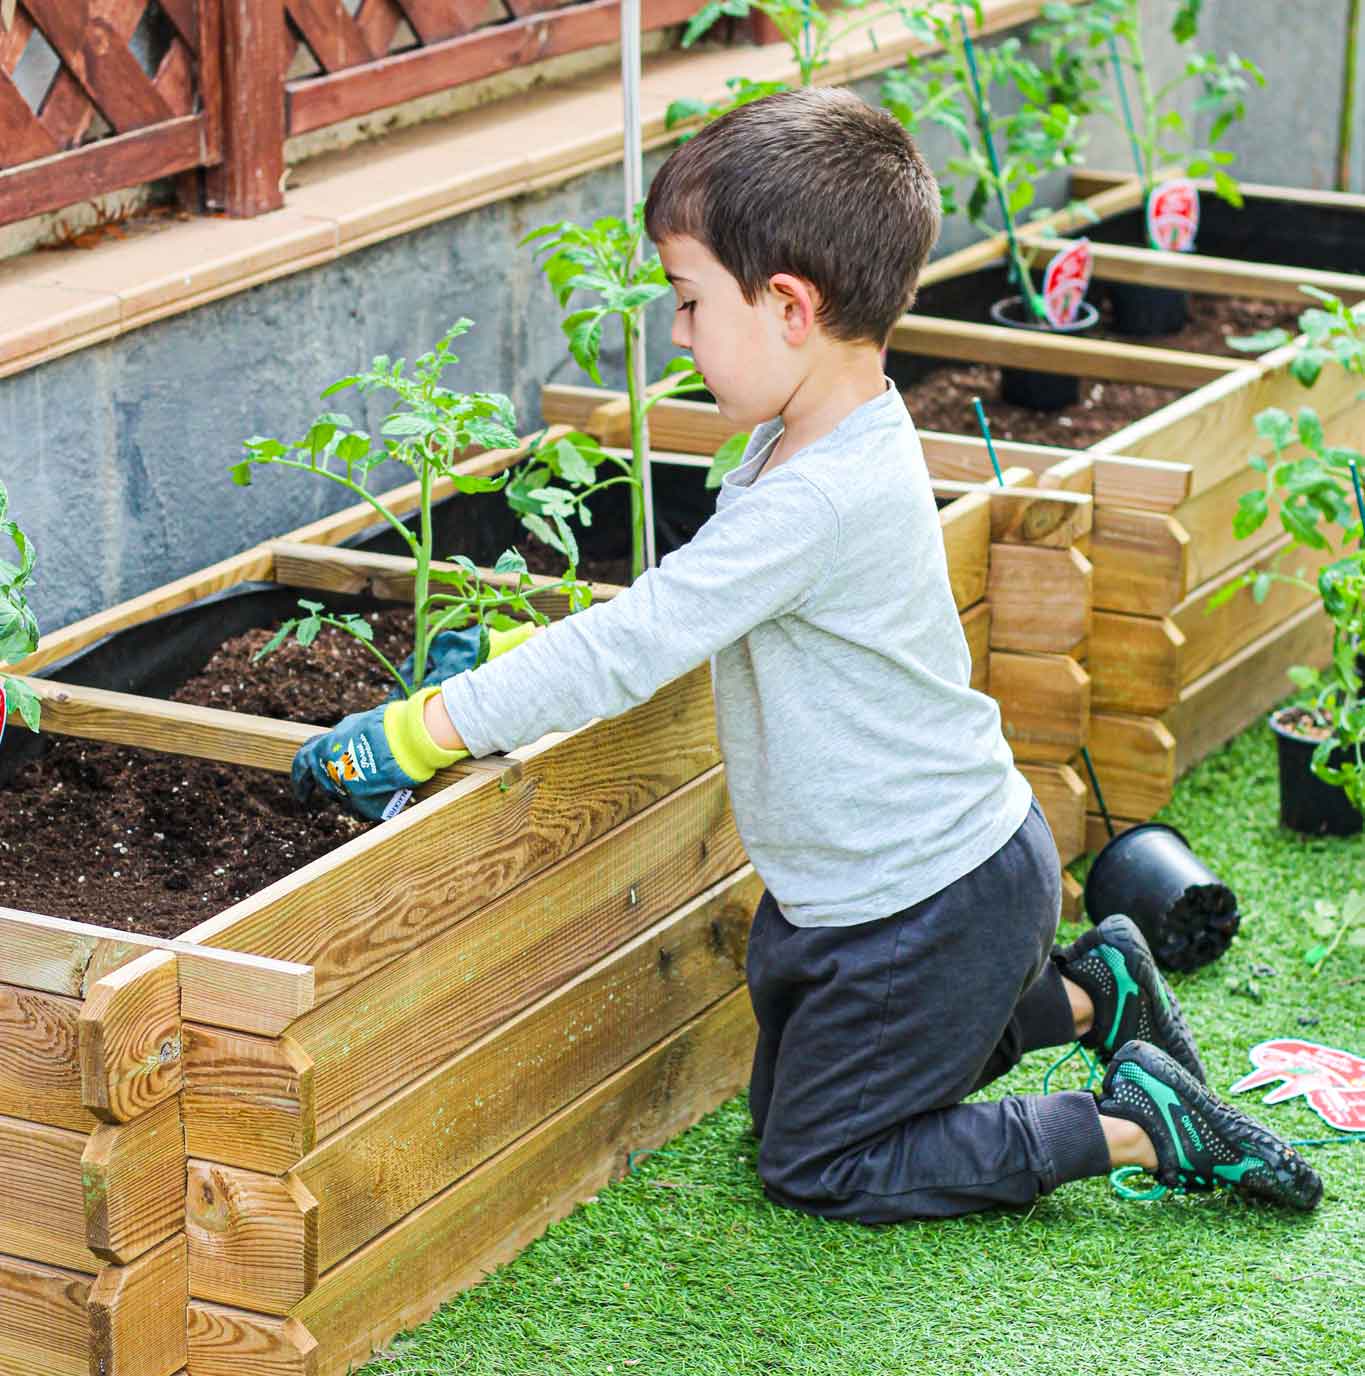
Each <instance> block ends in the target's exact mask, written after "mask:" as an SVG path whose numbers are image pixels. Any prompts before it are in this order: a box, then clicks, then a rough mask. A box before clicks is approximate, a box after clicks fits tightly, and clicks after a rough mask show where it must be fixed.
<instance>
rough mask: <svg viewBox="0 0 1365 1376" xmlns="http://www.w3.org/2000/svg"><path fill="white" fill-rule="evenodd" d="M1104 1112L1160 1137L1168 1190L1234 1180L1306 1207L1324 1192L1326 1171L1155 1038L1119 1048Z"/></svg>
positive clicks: (1204, 1188) (1244, 1190)
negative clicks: (1214, 1090)
mask: <svg viewBox="0 0 1365 1376" xmlns="http://www.w3.org/2000/svg"><path fill="white" fill-rule="evenodd" d="M1100 1112H1101V1113H1104V1114H1108V1115H1109V1116H1110V1117H1113V1118H1126V1119H1127V1120H1128V1121H1129V1122H1130V1123H1136V1124H1137V1125H1138V1126H1139V1127H1140V1128H1142V1130H1143V1131H1144V1132H1145V1133H1146V1134H1147V1136H1148V1137H1150V1138H1151V1139H1152V1145H1153V1146H1154V1147H1155V1148H1156V1158H1157V1171H1156V1178H1157V1180H1158V1181H1160V1182H1161V1184H1163V1185H1165V1186H1166V1187H1167V1188H1168V1189H1172V1190H1179V1191H1181V1192H1182V1193H1195V1192H1197V1193H1206V1192H1208V1191H1209V1190H1213V1189H1216V1188H1217V1187H1219V1186H1222V1185H1228V1186H1231V1187H1232V1188H1233V1189H1235V1190H1237V1191H1238V1192H1239V1193H1241V1194H1244V1195H1250V1196H1251V1197H1253V1198H1255V1199H1265V1200H1269V1201H1270V1202H1271V1203H1274V1204H1287V1205H1289V1206H1290V1207H1291V1208H1295V1209H1302V1210H1304V1211H1305V1212H1307V1211H1308V1210H1309V1209H1313V1208H1315V1207H1316V1206H1317V1203H1318V1200H1320V1199H1321V1198H1322V1180H1321V1179H1320V1178H1319V1176H1318V1173H1317V1172H1316V1171H1315V1170H1314V1169H1313V1168H1312V1167H1311V1166H1310V1165H1309V1164H1308V1162H1307V1161H1305V1160H1304V1159H1303V1157H1302V1156H1300V1155H1299V1153H1298V1152H1297V1151H1295V1150H1294V1148H1293V1147H1291V1146H1290V1145H1289V1143H1288V1142H1286V1141H1284V1140H1283V1139H1282V1138H1280V1137H1277V1136H1276V1135H1275V1134H1274V1133H1273V1132H1271V1131H1270V1129H1269V1128H1265V1127H1262V1126H1261V1125H1260V1124H1259V1123H1257V1122H1254V1121H1253V1120H1252V1119H1250V1118H1248V1117H1247V1116H1246V1114H1244V1113H1240V1112H1239V1111H1238V1110H1237V1109H1235V1108H1230V1107H1229V1106H1228V1105H1227V1104H1225V1103H1223V1102H1222V1101H1221V1100H1219V1099H1216V1098H1215V1097H1214V1096H1213V1095H1212V1094H1210V1093H1209V1091H1208V1090H1207V1089H1206V1088H1205V1087H1204V1086H1203V1085H1201V1084H1200V1083H1199V1082H1198V1081H1197V1080H1195V1079H1194V1077H1193V1076H1192V1075H1190V1074H1189V1072H1188V1071H1186V1070H1185V1069H1184V1067H1182V1066H1180V1065H1178V1064H1176V1062H1175V1061H1174V1060H1173V1059H1172V1058H1171V1057H1170V1056H1168V1055H1166V1053H1165V1052H1163V1051H1161V1050H1159V1049H1158V1048H1157V1047H1155V1046H1152V1045H1151V1044H1150V1043H1148V1042H1139V1041H1132V1042H1128V1043H1126V1044H1125V1045H1124V1046H1121V1047H1120V1048H1119V1050H1118V1052H1117V1053H1116V1054H1115V1056H1114V1059H1113V1060H1112V1061H1111V1062H1110V1065H1109V1069H1108V1070H1107V1071H1106V1072H1105V1076H1104V1086H1103V1089H1102V1090H1101V1093H1100Z"/></svg>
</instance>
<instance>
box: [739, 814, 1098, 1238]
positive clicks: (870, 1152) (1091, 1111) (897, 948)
mask: <svg viewBox="0 0 1365 1376" xmlns="http://www.w3.org/2000/svg"><path fill="white" fill-rule="evenodd" d="M1059 886H1060V866H1059V864H1058V861H1057V851H1056V847H1055V845H1054V844H1053V840H1052V833H1051V832H1050V831H1049V830H1048V825H1047V822H1046V821H1045V820H1044V818H1043V814H1042V812H1041V810H1040V809H1039V807H1038V804H1037V802H1035V803H1034V804H1033V807H1032V809H1031V810H1030V812H1029V815H1028V817H1027V818H1026V819H1025V821H1024V823H1023V825H1022V826H1021V827H1020V828H1019V830H1018V831H1017V832H1016V833H1015V834H1014V836H1013V837H1012V838H1011V839H1010V840H1009V841H1008V842H1007V843H1006V844H1005V845H1004V846H1003V847H1002V848H1001V849H1000V850H999V851H997V852H996V853H995V855H993V856H992V857H991V858H990V859H989V860H987V861H985V863H984V864H982V865H980V866H978V867H977V868H976V869H975V870H973V871H972V872H971V873H970V874H967V875H964V876H963V877H962V878H961V879H959V880H957V881H956V882H955V883H953V884H951V885H949V886H948V888H946V889H944V890H943V891H942V892H940V893H937V894H934V895H933V897H931V898H927V899H925V900H924V901H923V902H921V903H917V904H915V905H914V906H913V907H910V908H906V909H905V910H904V911H903V912H899V913H896V914H895V915H894V916H891V917H887V918H883V919H881V920H879V921H876V922H866V923H862V924H860V925H858V926H853V927H794V926H792V925H791V923H789V922H788V921H787V920H786V919H785V918H784V917H783V916H782V914H781V912H780V911H779V909H778V906H777V904H776V902H775V901H774V900H773V897H772V895H771V894H767V893H765V894H764V895H763V899H762V902H761V903H760V904H759V907H758V912H757V914H756V915H755V918H754V926H753V933H752V935H751V937H750V940H749V956H748V981H749V993H750V996H751V997H752V999H753V1005H754V1012H755V1014H756V1015H757V1018H758V1027H759V1035H758V1049H757V1051H756V1053H755V1056H754V1070H753V1078H752V1081H751V1084H750V1091H749V1100H750V1106H751V1109H752V1112H753V1119H754V1131H755V1133H756V1134H757V1136H758V1137H759V1139H760V1141H759V1151H758V1173H759V1176H760V1177H761V1179H762V1181H763V1185H764V1188H765V1189H766V1191H767V1193H768V1195H769V1197H770V1198H771V1199H773V1200H774V1201H776V1202H777V1203H780V1204H786V1205H790V1206H791V1207H793V1208H796V1209H802V1210H805V1211H806V1212H808V1213H815V1214H821V1215H824V1216H825V1217H827V1218H847V1219H856V1220H858V1221H859V1222H863V1223H891V1222H895V1221H897V1220H899V1219H905V1218H944V1217H948V1216H950V1215H953V1214H963V1213H969V1212H971V1211H973V1210H976V1209H985V1208H990V1207H991V1206H993V1205H997V1204H1015V1205H1019V1204H1027V1203H1029V1202H1030V1201H1031V1200H1033V1199H1035V1198H1037V1196H1038V1195H1040V1194H1046V1193H1047V1192H1049V1191H1050V1190H1053V1189H1055V1188H1056V1187H1057V1186H1058V1185H1060V1184H1061V1183H1062V1182H1063V1181H1066V1180H1077V1179H1081V1178H1083V1177H1085V1176H1091V1175H1102V1174H1104V1173H1105V1172H1107V1171H1108V1170H1109V1152H1108V1149H1107V1147H1106V1145H1105V1140H1104V1134H1103V1133H1102V1132H1101V1130H1100V1123H1099V1115H1098V1113H1097V1111H1096V1107H1095V1099H1094V1096H1093V1095H1091V1094H1089V1093H1083V1092H1075V1091H1072V1092H1063V1093H1059V1094H1049V1095H1047V1096H1042V1095H1019V1096H1013V1097H1010V1098H1006V1099H1001V1100H997V1101H994V1102H988V1103H972V1104H964V1103H963V1102H962V1100H963V1099H964V1098H966V1096H967V1095H969V1094H971V1093H972V1091H973V1090H975V1089H979V1088H980V1087H981V1086H982V1085H984V1084H987V1083H988V1082H989V1081H991V1080H993V1079H995V1078H996V1077H997V1076H999V1075H1002V1074H1004V1072H1005V1071H1007V1070H1008V1069H1010V1067H1011V1066H1013V1065H1015V1064H1016V1063H1017V1062H1018V1060H1019V1058H1020V1057H1021V1056H1022V1055H1023V1054H1024V1052H1026V1051H1031V1050H1033V1049H1035V1048H1037V1047H1043V1046H1058V1045H1062V1044H1064V1043H1066V1042H1070V1041H1073V1040H1074V1039H1075V1031H1074V1025H1073V1022H1072V1017H1071V1011H1070V1007H1069V1004H1068V1002H1067V998H1066V993H1065V991H1064V989H1063V986H1062V978H1061V975H1060V973H1059V972H1058V968H1057V966H1056V964H1055V963H1054V962H1053V961H1052V959H1051V958H1050V956H1051V951H1052V942H1053V937H1054V936H1055V935H1056V932H1057V920H1058V915H1059V912H1060V907H1061V894H1060V887H1059Z"/></svg>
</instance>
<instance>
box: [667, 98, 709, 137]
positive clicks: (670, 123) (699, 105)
mask: <svg viewBox="0 0 1365 1376" xmlns="http://www.w3.org/2000/svg"><path fill="white" fill-rule="evenodd" d="M710 108H711V107H710V105H709V104H708V103H707V102H706V101H704V100H697V99H696V98H695V97H692V96H685V97H683V98H682V99H681V100H671V101H669V103H668V109H667V110H665V111H664V128H665V129H675V128H677V126H678V125H680V124H686V123H687V121H688V120H690V119H699V118H701V116H703V115H705V114H706V113H707V111H708V110H710Z"/></svg>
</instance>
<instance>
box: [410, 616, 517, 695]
mask: <svg viewBox="0 0 1365 1376" xmlns="http://www.w3.org/2000/svg"><path fill="white" fill-rule="evenodd" d="M537 629H538V628H537V626H536V625H535V624H534V622H530V621H526V622H523V623H522V624H521V625H519V626H517V627H516V628H515V629H514V630H510V631H495V630H490V631H489V632H488V658H489V659H497V657H498V656H499V655H502V654H506V653H507V651H508V650H515V649H516V647H517V646H518V645H520V644H521V643H522V642H523V641H525V640H529V639H530V637H531V636H533V635H534V634H535V633H536V630H537ZM478 657H479V628H478V626H477V625H474V626H466V627H465V628H464V629H463V630H459V631H437V632H436V634H435V635H434V636H432V638H431V644H430V645H428V646H427V671H426V674H425V675H424V676H423V680H422V681H423V682H424V683H439V682H440V681H441V680H442V679H446V678H454V677H455V675H456V674H462V673H464V672H465V670H467V669H472V668H473V667H474V665H475V662H476V661H477V660H478ZM412 663H413V659H412V656H411V655H409V656H408V657H407V658H406V659H405V660H404V661H403V662H402V663H401V664H400V665H399V666H398V672H399V673H400V674H401V675H402V676H403V682H404V683H406V684H408V685H409V686H411V684H412ZM398 695H399V690H398V689H397V688H394V689H393V691H392V692H391V693H390V694H389V698H388V700H389V701H392V700H393V699H395V698H396V697H398Z"/></svg>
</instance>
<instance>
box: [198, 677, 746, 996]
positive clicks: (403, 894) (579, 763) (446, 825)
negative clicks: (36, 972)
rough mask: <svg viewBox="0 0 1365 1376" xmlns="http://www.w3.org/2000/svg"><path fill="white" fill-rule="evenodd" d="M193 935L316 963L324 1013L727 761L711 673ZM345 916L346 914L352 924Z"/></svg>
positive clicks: (535, 749) (524, 755)
mask: <svg viewBox="0 0 1365 1376" xmlns="http://www.w3.org/2000/svg"><path fill="white" fill-rule="evenodd" d="M508 758H509V759H510V760H512V761H514V762H519V763H520V764H521V766H522V773H521V777H520V778H519V779H518V780H517V781H516V782H515V783H514V784H512V785H511V786H510V787H506V788H505V789H504V787H503V784H504V780H502V779H499V778H479V777H473V778H470V779H467V780H463V781H461V782H460V783H457V784H453V785H452V786H451V787H449V788H447V789H445V790H444V791H443V792H441V793H439V794H437V795H436V796H435V797H433V798H429V799H427V800H426V801H425V802H422V803H418V804H417V805H416V806H413V807H409V808H408V809H406V810H405V811H404V812H402V813H401V814H400V815H399V816H397V817H395V818H394V819H393V820H392V821H389V822H386V823H385V824H384V826H382V827H376V828H375V829H374V830H372V831H369V832H367V833H366V834H364V835H363V836H360V837H357V838H356V839H355V840H353V841H350V842H348V843H347V844H346V845H345V846H343V847H341V848H340V849H338V850H336V851H333V852H332V853H331V854H330V855H328V856H325V857H324V858H323V859H322V860H319V861H315V862H314V863H313V864H311V865H307V866H305V867H304V868H303V869H300V870H297V871H295V872H294V873H293V874H291V875H288V876H286V877H285V878H283V879H281V880H279V881H278V882H277V883H275V884H272V885H270V886H269V887H267V888H265V889H263V890H262V891H261V892H260V893H258V894H255V895H253V896H252V897H250V898H248V899H245V900H243V902H241V903H238V904H236V905H235V906H233V907H231V908H229V909H227V911H226V912H224V913H222V914H220V915H219V916H218V917H216V918H212V919H210V920H209V921H208V922H206V923H203V924H201V925H200V926H199V927H196V928H194V929H193V931H191V932H190V933H188V935H187V939H188V940H193V941H195V942H198V943H201V944H203V945H211V946H231V947H232V948H233V949H235V950H243V949H245V950H251V951H258V952H260V953H261V954H263V955H276V956H279V957H280V958H284V959H299V958H300V957H304V958H306V960H307V961H308V962H309V963H313V965H314V975H315V979H316V987H317V997H318V1001H319V1002H322V1001H325V1000H326V999H328V998H334V997H335V996H336V995H337V994H339V993H341V992H342V990H344V989H346V988H348V987H349V986H350V985H352V984H354V983H355V982H356V981H357V980H360V979H363V978H364V977H365V976H366V975H368V974H371V973H373V972H374V971H375V970H377V969H379V968H380V967H381V966H383V965H386V964H387V963H388V962H389V961H390V960H394V959H397V958H398V957H399V956H400V955H403V954H404V953H405V952H407V951H409V950H412V949H413V948H414V947H415V946H418V945H420V944H421V943H422V942H424V941H428V940H430V939H431V937H433V936H435V935H436V934H437V933H438V932H440V931H443V930H445V928H447V927H450V926H452V925H454V923H455V922H457V921H458V920H459V919H460V918H462V917H464V916H467V915H468V914H469V913H470V912H472V911H473V910H474V909H475V908H478V907H482V906H483V905H484V904H485V903H487V902H489V901H491V900H492V899H493V898H495V897H498V896H500V895H501V894H503V893H506V892H508V891H509V890H510V889H512V888H514V887H515V886H516V885H517V884H519V883H521V882H522V881H523V880H524V879H527V878H529V877H530V876H531V875H533V874H539V873H540V872H541V871H542V870H544V869H547V868H548V867H549V866H550V865H552V864H553V863H554V862H555V861H556V860H559V859H562V858H563V857H564V856H565V855H568V854H570V853H571V852H572V851H574V850H576V849H577V848H578V847H580V846H583V845H586V844H587V843H588V842H589V841H592V840H594V839H595V838H596V837H598V836H601V835H603V834H604V833H606V832H607V831H609V830H611V828H612V827H614V826H617V825H619V824H620V823H621V822H623V821H625V820H626V819H627V818H628V817H632V816H634V815H635V814H636V813H637V812H640V811H642V810H643V809H644V808H646V807H648V806H649V805H650V804H651V803H654V802H656V801H657V800H658V799H659V798H661V797H664V796H666V795H667V794H669V793H671V792H672V791H673V790H674V789H675V788H679V787H681V786H682V785H683V784H684V783H686V782H688V780H690V779H693V778H695V777H696V776H697V775H698V774H700V773H702V772H703V771H705V770H706V769H709V768H711V767H712V766H713V765H715V764H717V763H718V762H719V750H718V748H717V745H716V740H715V719H714V713H713V709H712V703H711V686H710V680H709V676H708V674H707V672H706V670H705V669H699V670H695V671H694V672H692V673H690V674H687V675H685V676H684V677H683V678H680V679H677V680H675V681H674V682H673V683H671V684H668V685H667V686H665V687H664V688H662V689H660V691H659V692H658V693H657V694H656V695H655V696H654V697H653V698H652V699H650V701H649V702H647V703H644V704H642V705H641V706H640V707H637V708H634V709H633V710H631V711H630V712H627V713H625V714H624V715H623V716H620V717H616V718H614V719H613V720H611V721H605V722H597V723H594V724H593V725H590V726H586V727H584V728H582V729H581V730H579V731H575V732H573V733H571V734H569V735H566V736H553V737H548V736H547V737H545V738H543V739H542V740H541V741H538V742H536V743H535V744H534V745H532V746H527V747H525V748H524V749H522V750H517V751H514V752H513V753H512V754H511V755H510V756H509V757H508ZM343 915H344V916H343Z"/></svg>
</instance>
